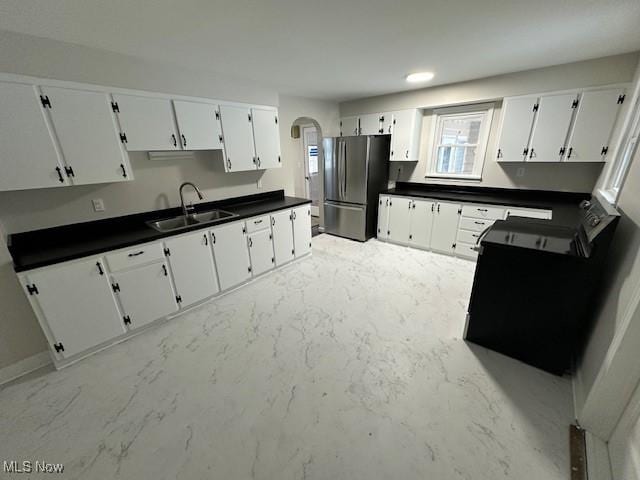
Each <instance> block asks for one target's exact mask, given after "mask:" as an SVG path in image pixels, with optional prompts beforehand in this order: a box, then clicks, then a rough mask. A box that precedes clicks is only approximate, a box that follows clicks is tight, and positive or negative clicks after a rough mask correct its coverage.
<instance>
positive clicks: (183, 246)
mask: <svg viewBox="0 0 640 480" xmlns="http://www.w3.org/2000/svg"><path fill="white" fill-rule="evenodd" d="M165 245H166V246H167V248H168V249H169V252H171V255H170V256H169V257H168V258H169V264H170V265H171V273H172V275H173V281H174V282H175V286H176V294H177V295H179V296H180V297H181V298H182V306H183V307H186V306H188V305H191V304H194V303H196V302H199V301H200V300H204V299H205V298H207V297H210V296H212V295H214V294H215V293H217V292H218V280H217V279H216V269H215V266H214V264H213V254H212V253H211V246H210V245H209V234H208V233H203V232H197V233H192V234H189V235H185V236H183V237H177V238H171V239H169V240H167V241H166V242H165Z"/></svg>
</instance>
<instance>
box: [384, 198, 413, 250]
mask: <svg viewBox="0 0 640 480" xmlns="http://www.w3.org/2000/svg"><path fill="white" fill-rule="evenodd" d="M410 215H411V199H409V198H404V197H390V198H389V226H388V228H387V238H388V239H389V240H391V241H392V242H397V243H405V244H406V243H408V242H409V228H410Z"/></svg>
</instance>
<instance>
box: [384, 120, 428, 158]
mask: <svg viewBox="0 0 640 480" xmlns="http://www.w3.org/2000/svg"><path fill="white" fill-rule="evenodd" d="M392 123H393V127H392V129H391V130H392V133H391V156H390V160H391V161H392V162H405V161H408V162H414V161H417V160H418V154H419V150H420V129H421V128H422V114H421V113H420V111H419V110H416V109H411V110H401V111H399V112H394V113H393V121H392Z"/></svg>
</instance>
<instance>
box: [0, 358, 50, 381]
mask: <svg viewBox="0 0 640 480" xmlns="http://www.w3.org/2000/svg"><path fill="white" fill-rule="evenodd" d="M51 363H52V361H51V355H50V354H49V351H48V350H45V351H44V352H40V353H36V354H35V355H32V356H30V357H27V358H24V359H22V360H20V361H19V362H16V363H14V364H11V365H9V366H7V367H4V368H1V369H0V385H4V384H5V383H9V382H10V381H12V380H15V379H16V378H20V377H22V376H23V375H26V374H28V373H31V372H33V371H34V370H37V369H39V368H42V367H44V366H46V365H49V364H51Z"/></svg>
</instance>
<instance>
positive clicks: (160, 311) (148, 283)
mask: <svg viewBox="0 0 640 480" xmlns="http://www.w3.org/2000/svg"><path fill="white" fill-rule="evenodd" d="M111 281H112V284H113V290H114V291H115V292H116V296H117V297H118V299H119V300H120V306H121V307H122V314H123V321H124V323H126V324H127V325H129V327H130V328H139V327H141V326H143V325H146V324H147V323H151V322H153V321H154V320H158V319H159V318H163V317H166V316H167V315H170V314H172V313H175V312H177V311H178V302H177V300H178V299H179V297H176V295H175V293H174V291H173V287H172V286H171V280H170V278H169V269H168V268H167V265H166V263H165V262H156V263H152V264H150V265H145V266H142V267H135V268H132V269H130V270H124V271H122V272H118V273H114V274H112V276H111Z"/></svg>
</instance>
